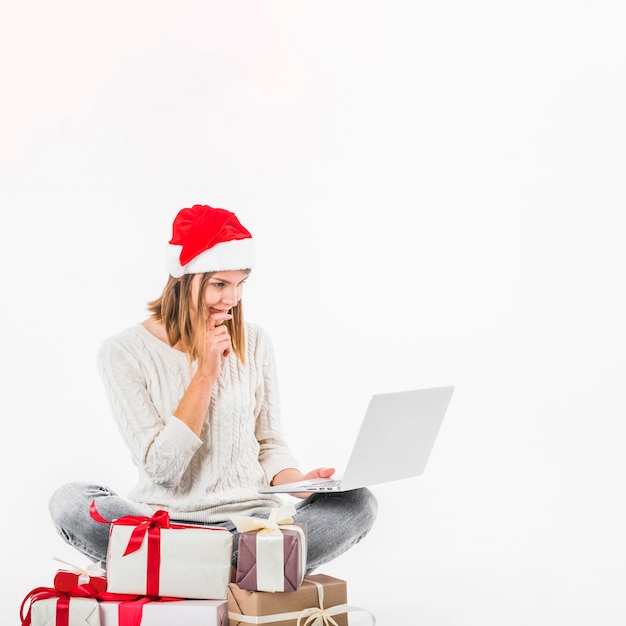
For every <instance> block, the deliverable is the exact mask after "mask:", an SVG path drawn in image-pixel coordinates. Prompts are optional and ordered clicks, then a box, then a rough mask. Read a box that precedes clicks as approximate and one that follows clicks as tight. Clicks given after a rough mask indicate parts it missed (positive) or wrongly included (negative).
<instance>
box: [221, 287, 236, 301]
mask: <svg viewBox="0 0 626 626" xmlns="http://www.w3.org/2000/svg"><path fill="white" fill-rule="evenodd" d="M222 301H223V302H224V304H228V305H230V306H235V305H236V304H237V302H239V299H238V298H237V286H236V285H233V286H232V287H230V288H228V289H225V290H224V292H223V293H222Z"/></svg>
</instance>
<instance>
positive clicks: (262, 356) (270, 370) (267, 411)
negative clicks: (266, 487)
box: [254, 329, 298, 483]
mask: <svg viewBox="0 0 626 626" xmlns="http://www.w3.org/2000/svg"><path fill="white" fill-rule="evenodd" d="M257 332H258V337H257V342H256V347H255V355H254V358H255V360H256V363H257V372H258V379H257V384H258V387H257V417H256V438H257V441H258V442H259V446H260V448H259V463H260V464H261V467H262V468H263V471H264V472H265V476H266V479H267V482H268V483H269V482H271V480H272V478H274V476H276V474H278V472H280V471H281V470H283V469H286V468H289V467H294V468H298V463H297V461H296V460H295V458H294V456H293V455H292V453H291V451H290V450H289V447H288V445H287V443H286V441H285V439H284V435H283V429H282V423H281V416H280V398H279V392H278V379H277V376H276V365H275V359H274V350H273V347H272V344H271V342H270V339H269V337H268V336H267V335H266V334H265V333H264V332H263V331H262V330H261V329H258V330H257Z"/></svg>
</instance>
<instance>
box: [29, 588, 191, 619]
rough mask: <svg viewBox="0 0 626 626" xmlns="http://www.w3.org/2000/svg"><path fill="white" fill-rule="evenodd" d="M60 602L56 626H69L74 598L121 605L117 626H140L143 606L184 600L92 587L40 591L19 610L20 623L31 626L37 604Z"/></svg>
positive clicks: (34, 593) (38, 589) (35, 591)
mask: <svg viewBox="0 0 626 626" xmlns="http://www.w3.org/2000/svg"><path fill="white" fill-rule="evenodd" d="M48 598H57V607H56V626H69V619H70V600H71V599H72V598H92V599H94V600H103V601H108V602H119V603H120V604H119V606H118V626H141V618H142V614H143V605H144V604H146V603H147V602H178V601H179V600H181V598H170V597H165V596H164V597H147V596H138V595H133V594H127V593H110V592H106V591H103V592H100V591H98V590H97V589H96V588H95V587H94V586H93V585H92V584H89V583H87V584H85V585H78V586H77V587H74V588H73V589H70V590H69V591H61V590H59V589H55V588H53V587H37V588H36V589H33V590H32V591H31V592H30V593H29V594H28V595H27V596H26V597H25V598H24V600H23V602H22V605H21V607H20V621H21V624H22V626H31V608H32V605H33V603H34V602H37V601H38V600H46V599H48ZM28 602H30V605H29V607H28V611H27V612H26V614H24V609H25V608H26V604H27V603H28Z"/></svg>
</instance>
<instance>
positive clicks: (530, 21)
mask: <svg viewBox="0 0 626 626" xmlns="http://www.w3.org/2000/svg"><path fill="white" fill-rule="evenodd" d="M625 19H626V8H624V5H623V3H622V2H621V1H619V0H616V1H615V2H609V1H602V0H593V1H592V0H589V1H587V2H580V1H575V0H566V1H562V2H558V1H555V0H543V1H541V2H538V1H533V0H529V1H521V0H520V1H519V2H516V1H504V0H503V1H499V2H497V1H490V2H486V1H485V2H481V1H476V0H467V1H458V2H453V1H450V0H438V1H417V0H416V1H409V0H405V1H400V0H385V1H382V0H380V1H351V2H349V1H343V0H333V1H330V0H326V1H300V0H298V1H287V0H285V1H282V2H279V1H274V0H273V1H266V2H259V1H250V2H241V1H238V2H213V1H202V2H201V1H198V2H190V1H186V2H185V1H184V2H177V3H172V2H164V1H154V0H150V2H148V1H146V0H140V1H134V2H121V1H118V0H114V1H109V2H107V3H93V2H84V1H78V0H76V1H70V0H59V1H57V2H44V1H43V0H37V1H33V2H22V3H9V2H4V6H3V16H2V19H1V20H0V51H1V54H0V59H1V61H0V63H1V64H2V91H3V96H2V98H1V99H0V111H1V115H0V125H1V129H0V138H1V146H0V163H1V166H0V193H1V200H0V201H1V207H2V210H1V213H0V232H1V233H2V245H1V246H0V255H1V257H0V258H1V263H2V272H3V285H2V286H3V288H2V307H1V311H0V315H1V327H2V350H1V354H2V357H1V358H2V389H3V392H2V405H3V436H2V443H1V446H2V448H1V449H2V454H1V455H0V463H1V471H2V477H3V479H2V487H3V488H2V516H1V520H2V521H1V522H0V523H1V528H0V531H1V537H2V550H1V554H2V567H1V568H0V569H1V574H0V584H1V586H2V598H3V601H2V606H1V609H0V611H1V612H2V615H1V617H0V622H1V623H2V624H7V625H9V624H18V623H19V620H18V612H19V604H20V602H21V600H22V598H23V597H24V596H25V595H26V593H27V592H28V591H30V590H31V589H32V588H34V587H36V586H40V585H50V584H51V582H52V576H53V573H54V571H56V568H57V565H58V563H55V562H54V561H52V558H51V557H52V556H57V557H60V558H64V559H66V560H70V561H71V562H74V563H76V564H79V565H86V563H85V562H84V561H82V560H81V557H80V555H79V554H78V553H76V552H74V551H72V550H71V549H70V548H69V547H66V546H65V544H63V542H62V541H61V540H60V539H59V538H58V537H57V536H56V535H55V533H54V531H53V529H52V526H51V523H50V520H49V517H48V512H47V500H48V497H49V495H50V494H51V492H52V491H53V490H54V488H55V487H56V486H57V485H59V484H61V483H63V482H65V481H68V480H74V479H79V480H93V481H98V482H103V483H105V484H108V485H110V486H112V487H113V488H115V489H117V490H118V491H120V492H122V493H125V492H126V491H127V490H128V489H129V488H130V486H131V485H132V484H133V481H134V469H133V468H132V466H131V465H130V461H129V458H128V454H127V452H126V450H125V448H124V447H123V444H122V442H121V438H120V437H119V436H118V433H117V431H116V430H115V427H114V425H113V422H112V418H111V416H110V413H109V409H108V406H107V404H106V399H105V397H104V392H103V390H102V388H101V383H100V380H99V378H98V375H97V372H96V368H95V353H96V350H97V347H98V345H99V344H100V342H101V341H102V340H103V339H104V338H105V337H107V336H108V335H110V334H112V333H114V332H117V331H118V330H121V329H122V328H125V327H126V326H129V325H131V324H133V323H135V322H136V321H139V320H141V319H144V317H145V316H146V307H145V304H146V302H147V301H148V300H151V299H153V298H154V297H156V296H157V295H159V293H160V291H161V288H162V286H163V284H164V282H165V279H166V275H165V271H164V266H163V247H164V244H165V242H166V241H167V240H168V239H169V236H170V225H171V220H172V219H173V216H174V214H175V213H176V212H177V211H178V210H179V209H180V208H183V207H186V206H191V204H195V203H203V204H211V205H212V206H218V207H223V208H227V209H230V210H233V211H235V212H236V213H237V214H238V216H239V217H240V219H241V221H242V222H243V223H244V224H245V225H246V226H247V227H248V228H249V229H250V230H251V231H252V233H253V235H254V236H255V239H256V240H257V242H258V243H257V249H258V267H257V268H256V269H255V270H254V273H253V275H252V277H251V279H250V281H249V283H248V286H247V292H246V294H245V310H246V314H247V317H248V318H249V319H251V320H254V321H256V322H258V323H260V324H262V325H263V326H264V327H265V328H266V329H267V330H268V331H269V332H270V333H271V336H272V337H273V340H274V345H275V350H276V353H277V358H278V366H279V373H280V377H281V393H282V401H283V416H284V422H285V430H286V431H287V435H288V437H289V440H290V442H291V444H292V447H293V450H294V452H295V453H296V455H297V456H298V457H299V458H300V459H301V461H302V465H303V468H304V469H308V468H310V467H314V466H318V465H331V464H334V465H337V466H341V464H342V463H343V461H344V458H345V455H347V452H348V448H349V443H350V441H351V439H352V437H353V436H354V434H355V431H356V429H357V427H358V424H359V421H360V418H361V416H362V413H363V411H364V408H365V405H366V402H367V399H368V398H369V395H370V394H371V393H374V392H380V391H388V390H400V389H406V388H411V387H427V386H436V385H440V384H454V385H455V386H456V391H455V395H454V397H453V400H452V403H451V405H450V410H449V413H448V415H447V417H446V420H445V422H444V425H443V427H442V429H441V431H440V435H439V439H438V441H437V443H436V446H435V449H434V451H433V455H432V456H431V460H430V463H429V465H428V468H427V471H426V472H425V474H424V475H423V476H422V477H420V478H419V479H415V480H410V481H405V482H401V483H395V484H390V485H384V486H383V485H381V486H379V487H376V488H374V491H375V493H376V494H377V496H378V498H379V502H380V514H379V518H378V521H377V523H376V526H375V528H374V530H373V531H372V533H371V534H370V535H369V536H368V537H367V539H365V540H364V541H363V542H362V543H361V544H359V545H358V546H356V547H355V548H354V549H353V550H352V551H350V552H349V553H347V554H346V555H344V556H342V557H340V558H339V559H337V560H336V561H335V562H333V563H332V564H329V565H328V566H327V567H326V568H324V572H325V573H328V574H331V575H334V576H337V577H340V578H344V579H345V580H347V581H348V597H349V600H350V602H351V603H352V604H355V605H358V606H361V607H364V608H367V609H369V610H371V611H372V612H373V613H375V614H376V615H377V617H378V624H379V625H381V626H387V625H390V626H391V625H394V624H420V625H423V626H444V625H445V626H502V625H506V626H522V625H524V626H526V625H531V624H532V626H555V625H561V624H562V625H564V626H565V625H567V626H582V625H591V624H593V625H596V624H599V625H601V626H618V625H622V624H624V623H626V600H625V599H624V598H625V595H624V586H625V583H626V565H625V561H626V548H625V545H624V528H625V527H626V512H625V508H624V505H623V500H624V477H625V470H626V460H625V455H624V440H625V436H626V426H625V420H624V418H625V414H626V408H625V407H626V400H625V398H624V367H625V365H626V357H625V356H624V355H625V341H624V340H625V333H624V319H625V318H626V305H625V303H624V298H623V291H624V262H625V261H626V251H625V249H624V244H623V239H624V217H623V216H624V200H625V199H626V192H625V188H624V167H625V165H626V157H625V152H624V146H625V145H626V133H625V131H626V123H625V116H624V111H625V110H626V97H625V96H626V87H625V70H626V38H625V37H624V23H625ZM373 462H375V459H373ZM351 622H354V623H355V624H356V623H359V624H361V623H366V621H365V620H364V619H363V617H362V616H359V614H357V613H354V617H353V618H351Z"/></svg>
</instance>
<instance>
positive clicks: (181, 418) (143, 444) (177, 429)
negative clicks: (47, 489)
mask: <svg viewBox="0 0 626 626" xmlns="http://www.w3.org/2000/svg"><path fill="white" fill-rule="evenodd" d="M254 257H255V252H254V242H253V239H252V236H251V234H250V233H249V231H248V230H247V229H245V228H244V227H243V226H242V225H241V223H240V222H239V220H238V219H237V217H236V216H235V214H234V213H231V212H230V211H226V210H224V209H216V208H212V207H209V206H206V205H194V206H193V207H191V208H185V209H182V210H181V211H180V212H179V213H178V215H177V216H176V218H175V220H174V223H173V235H172V238H171V240H170V241H169V243H168V260H167V268H168V270H169V274H170V276H169V278H168V281H167V284H166V285H165V288H164V290H163V293H162V294H161V296H160V297H159V298H158V299H157V300H154V301H153V302H151V303H150V304H149V305H148V310H149V312H150V313H151V316H150V317H148V318H147V319H146V320H144V321H143V322H142V323H137V324H136V325H134V326H132V327H131V328H128V329H126V330H124V331H122V332H120V333H118V334H117V335H114V336H113V337H110V338H109V339H107V340H106V341H105V342H104V343H103V344H102V346H101V348H100V350H99V353H98V367H99V371H100V374H101V376H102V379H103V382H104V386H105V389H106V392H107V395H108V397H109V400H110V404H111V409H112V412H113V415H114V418H115V420H116V423H117V426H118V428H119V431H120V433H121V435H122V437H123V439H124V441H125V443H126V446H127V447H128V449H129V451H130V454H131V457H132V460H133V463H134V464H135V465H136V466H137V470H138V479H137V483H136V485H135V487H134V488H133V489H132V491H131V492H130V494H129V498H128V499H125V498H122V497H120V496H118V495H117V494H116V493H115V492H113V491H112V490H111V489H109V488H108V487H104V486H100V485H95V484H91V483H86V482H73V483H69V484H66V485H63V486H62V487H60V488H59V489H57V491H56V492H55V493H54V494H53V496H52V498H51V499H50V503H49V509H50V514H51V516H52V519H53V522H54V524H55V527H56V528H57V530H58V532H59V534H60V535H61V537H62V538H63V539H64V540H65V541H66V542H67V543H69V544H70V545H72V546H74V547H75V548H77V549H78V550H79V551H80V552H82V553H83V554H85V555H86V556H87V557H89V558H90V559H92V560H94V561H101V562H103V563H104V561H105V559H106V553H107V545H108V535H109V525H108V524H103V523H101V522H97V521H94V520H93V519H92V518H91V517H90V514H89V504H90V503H91V501H92V500H95V502H96V508H97V509H98V512H99V513H100V515H101V516H102V517H104V518H105V519H108V520H114V519H116V518H119V517H123V516H126V515H152V514H153V513H154V512H155V511H157V510H159V509H164V510H166V511H168V513H169V515H170V518H171V520H172V521H173V522H191V523H195V524H198V523H199V524H207V525H213V526H223V527H226V528H228V529H229V530H230V531H231V532H233V533H234V535H235V542H234V546H235V552H234V555H233V565H236V560H237V551H236V547H237V541H236V534H237V533H236V530H235V528H234V525H233V524H232V522H231V521H230V516H231V515H233V514H236V515H248V516H255V517H267V516H268V515H269V512H270V510H271V509H272V508H274V507H276V506H277V505H279V504H281V500H280V499H279V497H278V496H276V495H271V494H260V493H259V492H258V489H259V488H260V487H261V486H266V485H267V484H274V485H278V484H283V483H287V482H294V481H296V480H302V479H307V478H316V477H328V476H331V475H332V474H333V472H334V470H333V469H332V468H317V469H314V470H311V471H310V472H307V473H306V474H303V473H302V472H300V470H299V469H298V465H297V463H296V461H295V459H294V458H293V456H292V454H291V452H290V450H289V448H288V446H287V444H286V443H285V441H284V439H283V434H282V426H281V422H280V415H279V398H278V386H277V380H276V372H275V366H274V355H273V351H272V347H271V344H270V341H269V339H268V336H267V335H266V334H265V332H264V331H263V330H262V329H261V328H260V327H258V326H256V325H255V324H251V323H249V322H246V323H244V321H243V314H242V305H241V297H242V292H243V285H244V283H245V281H246V279H247V277H248V275H249V274H250V270H251V268H252V267H253V265H254V260H255V258H254ZM297 495H298V496H299V497H300V498H301V500H300V501H298V502H297V503H296V510H297V512H296V516H295V520H296V521H298V522H306V523H307V526H308V541H307V544H308V556H307V568H308V569H307V571H308V573H310V572H312V571H313V570H315V569H316V568H318V567H319V566H320V565H322V564H324V563H326V562H328V561H330V560H331V559H333V558H335V557H337V556H339V555H340V554H342V553H344V552H345V551H346V550H347V549H348V548H350V547H351V546H352V545H354V544H355V543H357V542H358V541H359V540H360V539H361V538H363V537H364V536H365V535H366V534H367V533H368V532H369V530H370V528H371V526H372V524H373V522H374V519H375V516H376V508H377V504H376V500H375V498H374V496H373V495H372V493H371V492H370V491H369V490H367V489H356V490H353V491H349V492H346V493H334V494H321V495H311V494H306V493H303V494H297Z"/></svg>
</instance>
